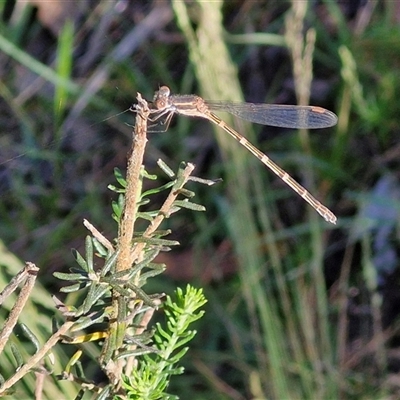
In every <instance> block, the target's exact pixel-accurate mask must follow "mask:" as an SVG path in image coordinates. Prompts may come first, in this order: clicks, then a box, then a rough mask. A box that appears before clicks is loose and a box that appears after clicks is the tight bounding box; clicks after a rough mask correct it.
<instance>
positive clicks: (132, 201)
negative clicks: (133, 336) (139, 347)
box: [100, 93, 150, 382]
mask: <svg viewBox="0 0 400 400" xmlns="http://www.w3.org/2000/svg"><path fill="white" fill-rule="evenodd" d="M137 100H138V104H137V105H136V111H137V115H136V123H135V130H134V134H133V143H132V150H131V154H130V156H129V160H128V167H127V172H126V183H127V186H126V192H125V204H124V210H123V214H122V218H121V222H120V226H119V232H118V251H119V253H118V256H117V261H116V272H120V271H124V270H127V269H129V268H131V266H132V263H133V259H132V257H131V246H132V237H133V232H134V225H135V220H136V212H137V201H138V199H139V196H140V189H141V182H140V181H141V178H140V172H141V168H142V164H143V156H144V151H145V148H146V142H147V137H146V134H147V119H148V116H149V114H150V110H149V108H148V104H147V102H146V101H145V100H144V99H143V98H142V96H141V95H140V93H138V96H137ZM112 296H113V300H112V315H111V321H112V322H111V323H110V325H109V328H108V332H109V336H108V338H107V339H106V341H105V343H104V346H103V350H102V354H101V355H100V360H101V361H102V362H104V361H106V360H107V358H108V356H107V354H110V353H111V352H114V351H115V350H117V348H118V347H119V346H120V345H121V344H122V338H123V336H124V334H125V330H126V323H125V322H122V321H121V320H120V318H119V315H120V314H121V312H122V311H123V310H120V307H119V300H120V298H119V297H120V295H119V294H118V293H117V292H115V291H113V295H112ZM106 362H107V361H106ZM121 372H122V364H121V363H119V365H115V364H114V363H113V362H107V365H105V373H106V374H107V375H108V376H109V378H110V380H111V382H114V381H115V380H119V377H120V374H121Z"/></svg>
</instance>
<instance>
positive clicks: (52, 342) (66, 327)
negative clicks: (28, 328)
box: [0, 321, 74, 397]
mask: <svg viewBox="0 0 400 400" xmlns="http://www.w3.org/2000/svg"><path fill="white" fill-rule="evenodd" d="M73 324H74V322H73V321H67V322H65V323H64V325H62V326H61V328H60V329H59V330H58V331H57V332H56V333H55V334H54V335H52V336H51V337H50V339H49V340H48V341H47V342H46V343H45V345H44V346H43V347H42V348H41V349H40V350H39V351H38V352H37V353H36V354H35V355H33V356H32V357H31V358H30V359H29V360H28V361H27V363H26V364H24V365H23V366H22V367H21V368H20V369H19V370H18V371H17V372H16V373H15V374H14V375H13V376H12V377H11V378H10V379H9V380H7V381H5V382H4V384H3V386H1V387H0V397H1V395H2V394H3V393H5V392H6V391H7V390H8V389H9V388H11V387H12V386H13V385H15V383H16V382H18V381H19V380H20V379H21V378H23V377H24V376H25V375H26V374H27V373H28V372H29V371H30V370H31V369H32V368H33V367H34V366H35V365H36V364H37V363H38V362H39V361H40V360H41V359H42V358H44V357H45V356H46V354H47V353H48V352H49V351H50V350H51V349H52V348H53V347H54V346H55V345H56V344H57V342H58V341H59V340H60V338H61V337H62V336H63V335H65V334H66V333H67V332H68V331H69V329H70V328H71V327H72V325H73Z"/></svg>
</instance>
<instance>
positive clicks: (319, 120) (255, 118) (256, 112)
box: [206, 101, 337, 129]
mask: <svg viewBox="0 0 400 400" xmlns="http://www.w3.org/2000/svg"><path fill="white" fill-rule="evenodd" d="M206 103H207V105H208V107H209V109H210V110H213V111H225V112H228V113H230V114H233V115H235V116H237V117H239V118H241V119H244V120H246V121H250V122H253V123H256V124H261V125H270V126H278V127H281V128H293V129H320V128H328V127H330V126H333V125H335V124H336V123H337V116H336V115H335V114H334V113H333V112H331V111H329V110H326V109H325V108H322V107H316V106H294V105H280V104H262V103H260V104H257V103H226V102H221V103H220V102H214V101H207V102H206Z"/></svg>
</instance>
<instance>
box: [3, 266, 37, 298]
mask: <svg viewBox="0 0 400 400" xmlns="http://www.w3.org/2000/svg"><path fill="white" fill-rule="evenodd" d="M38 272H39V268H38V267H37V266H36V265H35V264H33V263H30V262H27V263H26V266H25V268H23V269H22V270H21V271H20V272H18V274H17V275H16V276H15V277H14V278H13V279H11V282H10V283H9V284H8V285H7V286H6V287H5V288H4V289H3V291H2V292H1V293H0V305H1V304H3V302H4V300H5V299H6V298H7V297H8V296H9V295H10V294H11V293H12V292H13V291H14V290H15V289H16V288H17V287H18V285H19V284H20V283H21V282H22V281H23V280H24V279H25V278H26V277H28V276H29V275H31V276H36V275H37V273H38Z"/></svg>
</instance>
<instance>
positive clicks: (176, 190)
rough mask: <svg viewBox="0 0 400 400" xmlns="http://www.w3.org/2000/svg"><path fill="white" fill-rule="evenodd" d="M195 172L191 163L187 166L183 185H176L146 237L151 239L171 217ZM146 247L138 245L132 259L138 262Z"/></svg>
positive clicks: (143, 244) (145, 234)
mask: <svg viewBox="0 0 400 400" xmlns="http://www.w3.org/2000/svg"><path fill="white" fill-rule="evenodd" d="M193 170H194V165H193V164H191V163H188V164H187V165H186V168H185V169H184V171H183V174H182V178H181V184H180V185H179V186H178V187H177V186H175V185H174V187H173V188H172V190H171V192H170V193H169V195H168V197H167V198H166V200H165V202H164V204H163V205H162V207H161V209H160V211H159V213H158V215H157V216H156V217H155V218H154V219H153V221H152V222H151V224H150V225H149V226H148V227H147V229H146V230H145V232H144V234H143V236H144V237H151V235H152V234H153V232H155V231H156V230H157V229H158V227H159V226H160V224H161V223H162V222H163V220H164V219H165V218H168V216H169V215H170V211H171V208H172V206H173V204H174V201H175V200H176V198H177V197H178V195H179V189H181V188H183V186H185V184H186V183H187V181H188V180H189V178H190V175H191V173H192V172H193ZM144 246H145V243H138V244H137V245H136V246H135V247H134V248H133V250H132V255H131V257H132V259H133V260H136V259H138V257H139V256H140V253H141V252H142V250H143V248H144Z"/></svg>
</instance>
